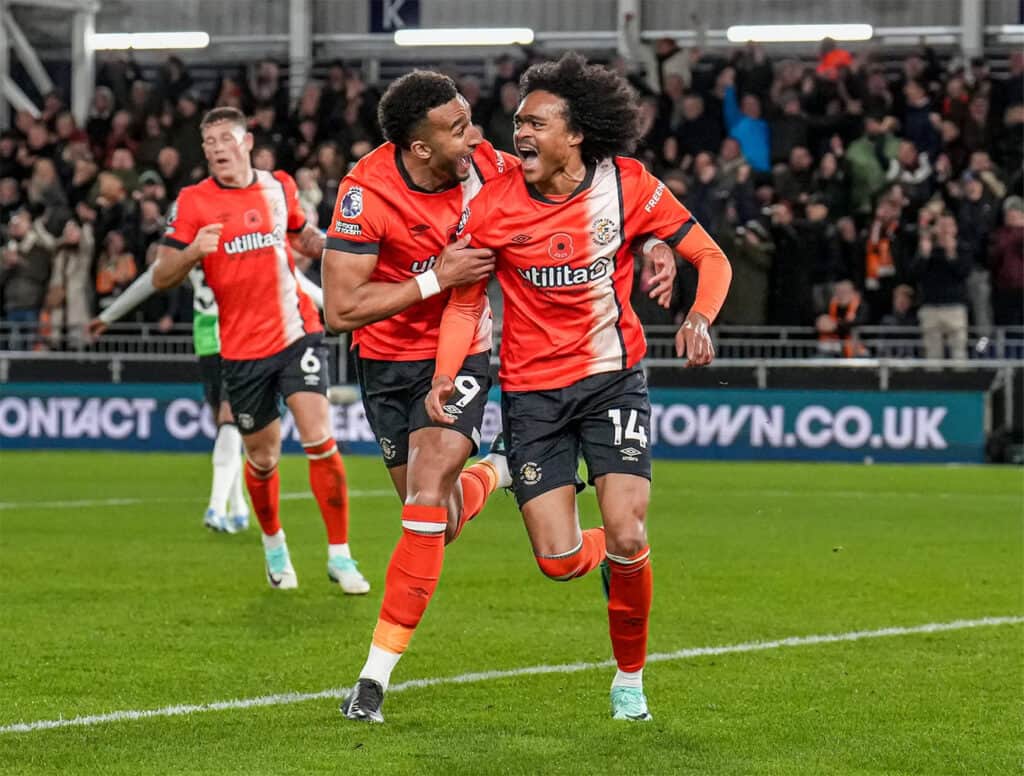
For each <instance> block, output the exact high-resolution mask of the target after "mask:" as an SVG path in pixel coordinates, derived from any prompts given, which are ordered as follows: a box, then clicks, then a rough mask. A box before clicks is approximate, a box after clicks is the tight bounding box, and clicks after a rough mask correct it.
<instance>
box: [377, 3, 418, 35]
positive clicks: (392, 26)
mask: <svg viewBox="0 0 1024 776" xmlns="http://www.w3.org/2000/svg"><path fill="white" fill-rule="evenodd" d="M419 24H420V0H370V31H371V32H394V31H395V30H401V29H405V28H406V27H418V26H419Z"/></svg>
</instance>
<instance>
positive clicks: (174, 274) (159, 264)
mask: <svg viewBox="0 0 1024 776" xmlns="http://www.w3.org/2000/svg"><path fill="white" fill-rule="evenodd" d="M223 228H224V224H207V225H206V226H204V227H203V228H202V229H200V230H199V231H198V232H196V237H195V239H194V240H193V241H192V242H190V243H189V244H188V246H187V247H185V248H184V249H182V250H179V249H178V248H174V247H172V246H170V245H167V244H166V243H164V244H161V245H160V247H159V248H158V249H157V253H156V261H155V262H153V285H154V286H155V287H156V289H157V290H158V291H164V290H166V289H168V288H174V287H175V286H178V285H181V283H182V281H184V280H185V278H186V277H188V273H189V271H190V270H191V269H192V268H193V267H194V266H196V264H198V263H199V262H201V261H202V260H203V259H204V258H206V256H207V255H209V254H211V253H213V252H214V251H215V250H217V246H218V245H219V244H220V233H221V230H222V229H223Z"/></svg>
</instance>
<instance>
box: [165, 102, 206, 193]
mask: <svg viewBox="0 0 1024 776" xmlns="http://www.w3.org/2000/svg"><path fill="white" fill-rule="evenodd" d="M199 107H200V100H199V93H198V92H197V91H196V90H194V89H190V90H189V91H187V92H185V93H183V94H182V95H181V96H180V97H178V103H177V109H176V111H175V114H174V127H173V129H172V130H171V143H172V144H173V145H174V147H175V148H176V149H178V154H179V155H180V157H181V167H182V169H183V170H184V171H185V174H186V175H188V176H189V179H190V180H196V179H198V178H199V177H202V175H204V174H205V171H206V160H205V157H204V156H203V149H202V146H201V144H200V143H201V141H200V137H201V135H200V133H199V121H200V120H201V119H202V116H201V115H200V114H199ZM166 178H167V176H166V175H165V176H164V179H165V180H166Z"/></svg>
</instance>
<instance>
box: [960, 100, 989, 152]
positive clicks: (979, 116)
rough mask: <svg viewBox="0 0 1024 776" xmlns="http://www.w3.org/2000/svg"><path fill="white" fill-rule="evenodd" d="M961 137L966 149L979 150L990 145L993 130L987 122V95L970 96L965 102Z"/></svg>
mask: <svg viewBox="0 0 1024 776" xmlns="http://www.w3.org/2000/svg"><path fill="white" fill-rule="evenodd" d="M963 137H964V145H965V146H966V147H967V150H968V151H981V150H984V149H987V148H991V147H992V141H993V140H994V139H995V132H994V131H993V128H992V125H991V124H990V123H989V101H988V98H987V97H981V96H977V97H972V98H971V101H970V102H969V103H968V104H967V117H966V118H965V119H964V122H963Z"/></svg>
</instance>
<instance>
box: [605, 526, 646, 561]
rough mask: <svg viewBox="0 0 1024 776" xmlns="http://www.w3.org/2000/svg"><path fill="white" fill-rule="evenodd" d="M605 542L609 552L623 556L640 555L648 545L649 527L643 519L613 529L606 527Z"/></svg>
mask: <svg viewBox="0 0 1024 776" xmlns="http://www.w3.org/2000/svg"><path fill="white" fill-rule="evenodd" d="M605 542H606V546H607V549H608V552H609V554H611V555H618V556H620V557H623V558H632V557H633V556H635V555H638V554H639V553H640V552H642V551H643V549H644V548H645V547H646V546H647V529H646V526H645V525H644V523H643V521H631V523H630V525H628V526H620V527H618V528H617V529H616V530H614V531H611V530H609V529H608V528H607V527H606V528H605Z"/></svg>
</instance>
